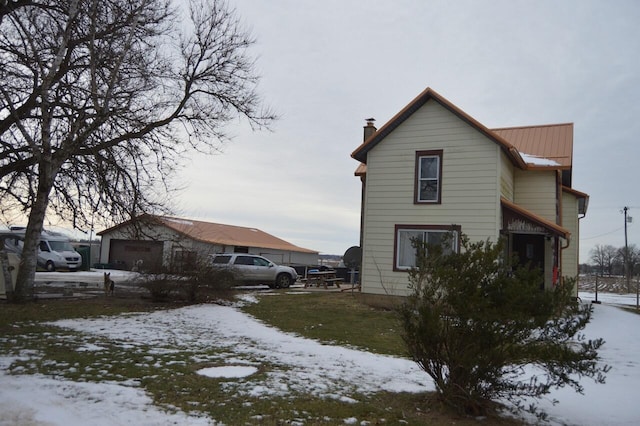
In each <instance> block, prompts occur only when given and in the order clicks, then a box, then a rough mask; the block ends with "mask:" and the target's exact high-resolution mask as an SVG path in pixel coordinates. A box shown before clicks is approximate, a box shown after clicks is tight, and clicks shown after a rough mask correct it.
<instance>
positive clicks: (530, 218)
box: [500, 197, 571, 240]
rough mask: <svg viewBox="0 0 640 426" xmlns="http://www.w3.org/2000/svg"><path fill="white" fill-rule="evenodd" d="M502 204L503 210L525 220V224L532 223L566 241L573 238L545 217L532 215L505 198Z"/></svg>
mask: <svg viewBox="0 0 640 426" xmlns="http://www.w3.org/2000/svg"><path fill="white" fill-rule="evenodd" d="M500 204H501V205H502V209H503V210H505V209H506V210H508V211H510V212H511V213H513V214H515V215H516V216H518V217H519V218H521V219H523V220H524V221H525V222H530V223H532V224H533V225H537V226H539V227H541V228H544V229H545V230H546V231H547V232H549V233H551V234H553V235H557V236H558V237H562V238H564V239H565V240H568V239H569V238H570V237H571V232H569V230H568V229H566V228H563V227H562V226H560V225H558V224H556V223H553V222H551V221H549V220H547V219H545V218H543V217H540V216H538V215H537V214H535V213H532V212H530V211H529V210H527V209H525V208H523V207H520V206H519V205H517V204H515V203H513V202H511V201H509V200H507V199H506V198H504V197H500Z"/></svg>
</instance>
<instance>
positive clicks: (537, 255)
mask: <svg viewBox="0 0 640 426" xmlns="http://www.w3.org/2000/svg"><path fill="white" fill-rule="evenodd" d="M544 246H545V244H544V235H540V234H513V238H512V240H511V252H512V254H515V255H516V256H517V257H518V264H519V265H523V266H528V267H529V268H530V269H539V270H540V272H541V273H542V276H543V279H542V280H543V281H542V283H541V285H540V288H541V289H544V263H545V262H544Z"/></svg>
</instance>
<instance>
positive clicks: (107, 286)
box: [104, 272, 116, 296]
mask: <svg viewBox="0 0 640 426" xmlns="http://www.w3.org/2000/svg"><path fill="white" fill-rule="evenodd" d="M115 286H116V283H115V282H114V281H113V280H112V279H111V272H109V273H106V272H105V273H104V295H105V296H108V295H109V294H111V295H112V296H113V290H114V288H115Z"/></svg>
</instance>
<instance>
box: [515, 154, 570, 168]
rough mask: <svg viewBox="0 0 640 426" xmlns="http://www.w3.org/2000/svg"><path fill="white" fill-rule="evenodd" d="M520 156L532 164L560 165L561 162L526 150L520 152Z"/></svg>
mask: <svg viewBox="0 0 640 426" xmlns="http://www.w3.org/2000/svg"><path fill="white" fill-rule="evenodd" d="M520 156H521V157H522V159H523V160H524V162H525V163H527V164H531V165H534V166H559V165H560V163H558V162H557V161H554V160H550V159H548V158H544V157H540V156H537V155H531V154H525V153H524V152H521V153H520Z"/></svg>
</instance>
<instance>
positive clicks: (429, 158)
mask: <svg viewBox="0 0 640 426" xmlns="http://www.w3.org/2000/svg"><path fill="white" fill-rule="evenodd" d="M415 174H416V182H415V190H414V203H415V204H440V202H441V198H442V195H441V192H442V191H441V190H442V150H436V151H418V152H416V173H415Z"/></svg>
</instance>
